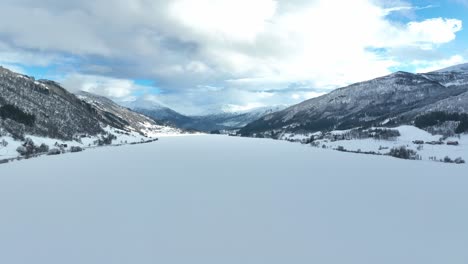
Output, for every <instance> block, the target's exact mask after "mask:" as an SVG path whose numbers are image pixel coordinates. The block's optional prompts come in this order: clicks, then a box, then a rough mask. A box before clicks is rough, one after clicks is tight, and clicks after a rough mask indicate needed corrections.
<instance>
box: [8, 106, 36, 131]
mask: <svg viewBox="0 0 468 264" xmlns="http://www.w3.org/2000/svg"><path fill="white" fill-rule="evenodd" d="M0 117H1V118H2V119H10V120H13V121H16V122H18V123H21V124H24V125H27V126H33V125H34V123H35V122H36V117H35V116H34V115H33V114H28V113H25V112H24V111H22V110H21V109H19V108H18V107H16V106H14V105H11V104H6V105H4V106H1V107H0Z"/></svg>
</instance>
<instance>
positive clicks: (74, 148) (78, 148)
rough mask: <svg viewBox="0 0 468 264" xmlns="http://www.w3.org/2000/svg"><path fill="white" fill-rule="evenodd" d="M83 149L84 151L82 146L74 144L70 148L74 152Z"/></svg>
mask: <svg viewBox="0 0 468 264" xmlns="http://www.w3.org/2000/svg"><path fill="white" fill-rule="evenodd" d="M81 151H83V148H81V147H76V146H72V147H71V148H70V152H72V153H76V152H81Z"/></svg>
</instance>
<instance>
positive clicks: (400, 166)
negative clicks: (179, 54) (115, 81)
mask: <svg viewBox="0 0 468 264" xmlns="http://www.w3.org/2000/svg"><path fill="white" fill-rule="evenodd" d="M467 187H468V177H467V167H466V166H465V165H462V166H454V165H448V164H443V163H434V162H425V161H421V162H410V161H404V160H398V159H393V158H389V157H378V156H367V155H357V154H348V153H340V152H336V151H330V150H321V149H316V148H312V147H310V146H305V145H300V144H291V143H288V142H284V141H272V140H268V139H248V138H237V137H225V136H196V137H195V136H187V137H178V138H161V139H160V141H158V142H155V143H151V144H142V145H135V146H123V147H119V148H114V147H106V148H98V149H95V150H89V151H86V152H82V153H77V154H73V155H72V154H70V155H62V156H54V157H41V158H38V159H33V160H29V161H25V162H14V163H10V164H5V165H2V166H0V208H1V217H0V263H8V264H30V263H35V264H63V263H67V264H83V263H86V264H103V263H113V264H135V263H138V264H153V263H165V264H176V263H177V264H179V263H180V264H187V263H191V264H192V263H193V264H220V263H222V264H238V263H243V264H259V263H268V264H284V263H294V264H310V263H320V264H342V263H346V264H376V263H379V264H395V263H401V264H420V263H421V264H422V263H424V264H440V263H450V264H466V263H468V251H467V250H466V249H467V248H468V225H467V224H466V223H468V213H467V212H468V203H467V202H466V201H467V200H468V192H467V191H466V190H467Z"/></svg>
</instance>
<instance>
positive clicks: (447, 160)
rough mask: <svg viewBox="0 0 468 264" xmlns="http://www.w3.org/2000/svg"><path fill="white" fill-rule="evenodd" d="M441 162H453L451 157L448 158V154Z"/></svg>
mask: <svg viewBox="0 0 468 264" xmlns="http://www.w3.org/2000/svg"><path fill="white" fill-rule="evenodd" d="M443 162H445V163H453V160H452V159H451V158H449V157H448V156H446V157H445V158H444V160H443Z"/></svg>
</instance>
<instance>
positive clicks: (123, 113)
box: [77, 91, 181, 135]
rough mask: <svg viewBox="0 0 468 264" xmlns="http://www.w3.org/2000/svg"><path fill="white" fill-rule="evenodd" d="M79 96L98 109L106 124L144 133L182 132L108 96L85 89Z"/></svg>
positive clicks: (100, 117)
mask: <svg viewBox="0 0 468 264" xmlns="http://www.w3.org/2000/svg"><path fill="white" fill-rule="evenodd" d="M77 96H78V98H80V99H81V100H83V101H85V102H87V103H88V104H90V105H92V106H93V107H94V109H95V110H96V111H97V113H98V117H99V119H100V120H101V121H102V122H103V123H105V124H111V125H112V127H115V128H118V129H121V130H125V131H133V132H137V133H140V134H142V135H151V134H155V133H156V134H157V133H161V132H167V131H172V132H174V133H178V132H181V131H180V130H179V129H176V128H173V127H170V126H168V125H166V124H163V123H161V122H157V121H155V120H153V119H151V118H149V117H147V116H145V115H142V114H140V113H137V112H134V111H132V110H130V109H128V108H126V107H123V106H121V105H119V104H117V103H115V102H114V101H112V100H110V99H108V98H106V97H103V96H99V95H95V94H91V93H88V92H83V91H81V92H79V93H78V94H77Z"/></svg>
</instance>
